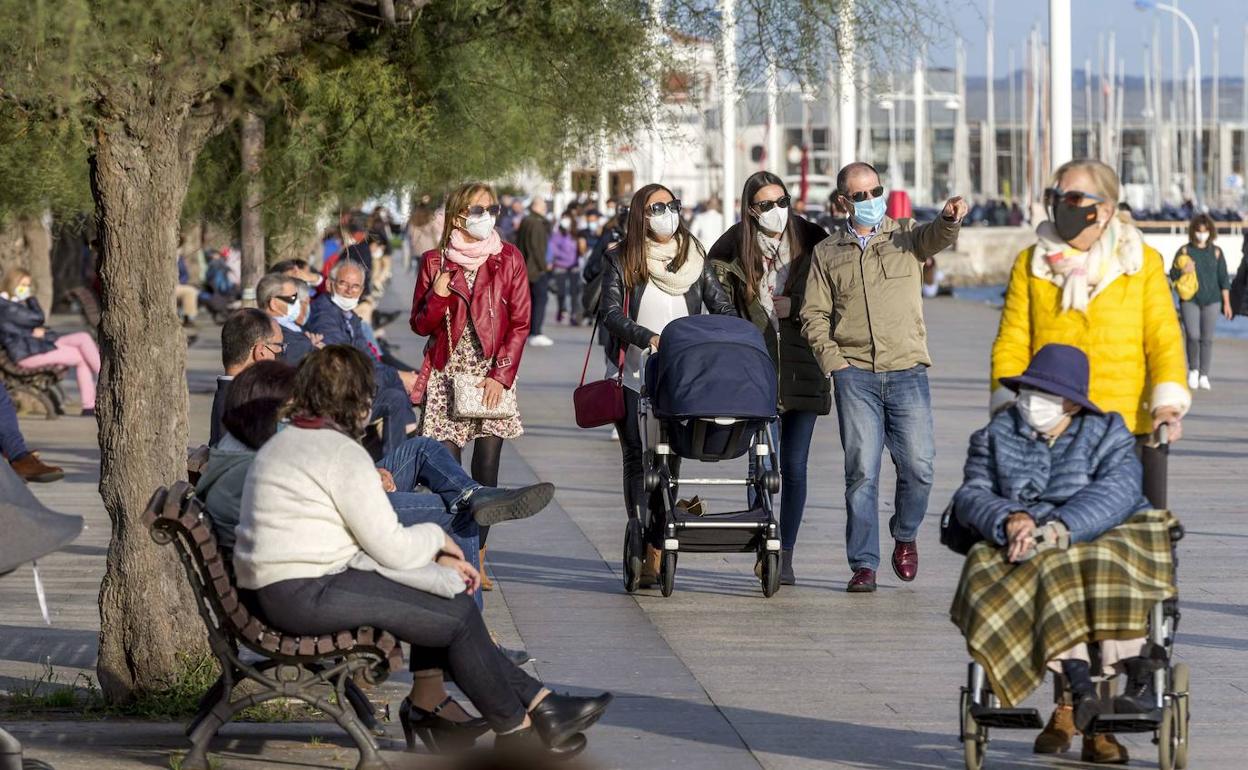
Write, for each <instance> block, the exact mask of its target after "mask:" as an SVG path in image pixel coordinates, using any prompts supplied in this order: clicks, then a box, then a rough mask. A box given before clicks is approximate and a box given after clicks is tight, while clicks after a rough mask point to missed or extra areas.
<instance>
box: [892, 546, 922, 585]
mask: <svg viewBox="0 0 1248 770" xmlns="http://www.w3.org/2000/svg"><path fill="white" fill-rule="evenodd" d="M893 572H894V573H895V574H896V575H897V577H898V578H899V579H900V580H902V581H903V582H905V583H909V582H910V581H911V580H914V576H915V575H917V574H919V545H918V543H903V542H901V541H900V540H898V541H896V545H894V546H893Z"/></svg>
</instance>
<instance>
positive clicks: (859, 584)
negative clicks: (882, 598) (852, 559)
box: [845, 567, 875, 594]
mask: <svg viewBox="0 0 1248 770" xmlns="http://www.w3.org/2000/svg"><path fill="white" fill-rule="evenodd" d="M845 590H846V591H847V592H848V593H851V594H869V593H871V592H873V591H874V590H875V570H873V569H869V568H867V567H859V568H858V569H856V570H854V576H853V577H852V578H850V580H849V585H847V586H845Z"/></svg>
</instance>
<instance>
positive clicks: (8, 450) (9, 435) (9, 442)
mask: <svg viewBox="0 0 1248 770" xmlns="http://www.w3.org/2000/svg"><path fill="white" fill-rule="evenodd" d="M29 453H30V450H28V449H27V448H26V440H25V439H23V438H22V429H21V428H20V427H18V424H17V409H16V407H14V406H13V399H11V398H9V391H8V390H6V389H5V387H4V383H0V454H3V455H4V456H5V458H6V459H7V460H8V461H9V462H14V461H16V460H20V459H21V458H22V457H25V456H26V455H27V454H29Z"/></svg>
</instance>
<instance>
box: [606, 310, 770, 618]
mask: <svg viewBox="0 0 1248 770" xmlns="http://www.w3.org/2000/svg"><path fill="white" fill-rule="evenodd" d="M643 379H644V383H643V390H642V393H641V399H640V402H639V408H638V420H639V421H640V432H641V436H642V445H643V447H644V459H643V463H644V467H645V488H646V491H647V492H650V493H654V492H655V490H659V491H660V494H658V495H653V494H652V497H658V498H659V499H660V501H661V502H660V505H659V509H658V510H654V511H651V512H650V515H652V516H654V517H655V520H654V521H653V522H652V525H654V526H660V527H662V532H663V548H662V558H661V561H660V570H659V585H660V588H661V589H662V592H663V595H664V596H671V594H672V588H673V585H674V581H675V577H676V558H677V555H678V554H679V553H680V552H681V551H685V552H695V553H698V552H700V553H749V552H754V553H756V554H757V555H758V560H759V561H760V562H761V581H762V586H763V595H764V596H768V597H770V596H771V595H772V594H774V593H775V592H776V590H777V588H779V585H780V540H779V535H778V528H777V525H776V519H775V516H774V515H773V509H772V495H773V494H775V493H776V492H777V491H779V489H780V473H779V471H778V470H776V469H777V468H778V465H777V463H776V453H775V449H774V448H773V447H772V443H771V437H770V425H771V423H772V422H773V421H774V420H775V419H776V369H775V365H774V364H773V363H772V361H771V356H770V355H769V354H768V353H767V346H766V344H765V343H764V341H763V337H762V335H761V334H760V333H759V331H758V329H757V328H755V327H754V325H753V324H751V323H750V322H749V321H744V320H742V319H740V318H733V317H729V316H717V315H698V316H690V317H687V318H681V319H678V320H675V321H673V322H672V323H670V324H668V326H667V327H666V328H665V329H664V331H663V335H662V340H661V344H660V345H659V352H658V353H656V354H654V355H653V356H650V357H649V359H648V360H647V361H646V362H645V364H644V377H643ZM747 452H748V453H751V454H752V455H753V459H754V461H753V462H751V463H750V471H748V472H747V474H746V476H745V478H687V479H682V478H680V470H679V466H680V458H684V459H689V460H698V461H701V462H712V463H713V462H719V461H721V460H732V459H736V458H739V457H741V456H743V455H745V454H746V453H747ZM682 483H684V484H686V485H694V486H741V487H745V489H746V502H747V506H748V507H747V510H742V511H730V512H726V513H716V514H705V515H703V514H702V513H701V511H699V510H697V509H696V508H695V510H694V511H692V512H691V511H688V510H685V509H684V508H680V507H677V500H678V499H679V492H680V486H681V484H682ZM639 513H640V512H639ZM660 517H661V518H660ZM644 556H645V543H644V538H643V529H642V525H641V521H640V516H638V517H637V518H633V519H631V520H630V521H629V526H628V530H627V532H626V536H625V539H624V573H625V584H626V588H627V589H628V590H630V591H631V590H634V589H635V588H636V587H637V584H638V581H639V579H640V574H641V565H642V559H643V558H644Z"/></svg>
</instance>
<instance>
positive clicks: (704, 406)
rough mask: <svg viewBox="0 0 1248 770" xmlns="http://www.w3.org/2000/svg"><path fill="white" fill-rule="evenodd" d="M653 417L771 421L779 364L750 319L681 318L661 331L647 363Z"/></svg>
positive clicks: (729, 317) (703, 316) (648, 390)
mask: <svg viewBox="0 0 1248 770" xmlns="http://www.w3.org/2000/svg"><path fill="white" fill-rule="evenodd" d="M646 392H647V393H648V394H649V395H650V400H651V402H652V404H653V405H654V412H655V415H657V416H659V417H672V418H677V419H685V418H688V417H735V418H741V419H760V418H761V419H771V418H774V417H775V416H776V367H775V364H773V363H772V361H771V356H770V355H769V354H768V353H767V343H766V342H764V341H763V335H762V334H761V333H760V332H759V331H758V328H757V327H755V326H754V324H752V323H750V322H749V321H746V320H743V319H741V318H734V317H733V316H724V315H695V316H688V317H686V318H678V319H676V320H675V321H672V322H671V323H670V324H668V325H667V326H666V327H665V328H664V329H663V336H662V339H661V341H660V344H659V352H658V353H656V354H654V355H653V356H651V358H650V361H649V363H648V364H647V365H646Z"/></svg>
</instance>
